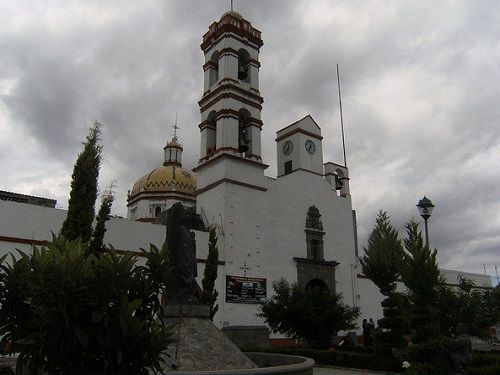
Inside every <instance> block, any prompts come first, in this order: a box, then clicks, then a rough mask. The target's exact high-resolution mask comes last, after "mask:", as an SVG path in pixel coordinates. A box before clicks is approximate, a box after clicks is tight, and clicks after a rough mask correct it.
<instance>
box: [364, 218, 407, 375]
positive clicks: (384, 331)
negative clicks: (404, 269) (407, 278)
mask: <svg viewBox="0 0 500 375" xmlns="http://www.w3.org/2000/svg"><path fill="white" fill-rule="evenodd" d="M364 251H365V254H364V256H363V257H362V258H361V259H360V263H361V267H362V270H363V273H364V274H365V275H366V276H367V277H368V278H369V279H370V280H372V281H373V283H374V284H375V285H376V286H377V287H378V288H379V289H380V293H381V294H382V295H384V296H385V297H387V298H385V299H384V300H383V301H382V307H383V314H384V317H383V318H382V319H380V320H379V321H378V324H379V328H381V329H378V330H376V331H375V332H374V336H373V344H374V352H375V356H376V358H377V361H378V362H379V365H380V366H381V367H382V368H385V369H388V370H398V369H399V366H400V365H399V363H398V362H397V361H396V359H395V358H394V357H393V355H392V348H398V349H399V348H404V347H406V346H407V343H406V340H405V338H404V331H405V325H406V324H405V323H406V319H405V314H404V304H405V298H404V296H403V295H402V294H401V293H398V292H396V281H397V280H398V278H399V277H400V271H401V266H402V262H403V257H404V252H403V246H402V244H401V240H400V239H399V238H398V232H397V231H396V229H394V227H393V226H392V224H391V221H390V217H389V215H388V214H387V212H384V211H379V213H378V215H377V218H376V219H375V228H374V229H373V231H372V232H371V233H370V236H369V237H368V247H367V248H364Z"/></svg>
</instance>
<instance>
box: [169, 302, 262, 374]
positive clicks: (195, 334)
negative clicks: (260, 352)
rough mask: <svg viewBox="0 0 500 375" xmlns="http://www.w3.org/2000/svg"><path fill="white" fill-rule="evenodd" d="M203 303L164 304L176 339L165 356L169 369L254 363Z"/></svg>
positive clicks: (251, 365) (250, 365)
mask: <svg viewBox="0 0 500 375" xmlns="http://www.w3.org/2000/svg"><path fill="white" fill-rule="evenodd" d="M209 317H210V314H209V308H208V306H204V305H172V306H169V305H167V306H166V311H165V315H164V320H165V323H166V324H167V325H170V326H172V333H173V338H174V339H175V340H176V342H174V343H172V344H170V345H169V349H168V350H167V354H168V355H169V356H164V359H165V362H166V363H167V365H168V370H180V371H187V370H208V371H210V370H234V369H250V368H256V367H257V366H256V365H255V364H254V363H253V362H252V361H251V360H250V359H248V358H247V357H246V356H245V355H244V354H243V353H242V352H241V351H240V350H239V349H238V348H237V347H236V345H234V344H233V343H232V342H231V340H230V339H229V338H228V337H226V335H224V334H223V333H222V332H221V331H220V330H219V329H218V328H217V327H216V326H215V325H214V324H213V322H212V321H211V320H210V318H209Z"/></svg>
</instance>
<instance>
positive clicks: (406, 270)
mask: <svg viewBox="0 0 500 375" xmlns="http://www.w3.org/2000/svg"><path fill="white" fill-rule="evenodd" d="M406 232H407V238H405V239H404V245H405V249H406V253H405V261H404V265H403V269H402V272H401V276H402V278H403V282H404V283H405V285H406V287H407V288H408V290H409V292H410V295H409V298H410V301H411V312H410V327H411V333H412V335H411V341H412V343H413V345H411V346H410V347H409V349H408V354H409V358H410V363H412V369H413V371H415V372H416V373H418V374H441V373H443V371H444V370H443V360H442V357H441V352H442V348H443V344H442V340H441V338H440V330H439V317H438V312H437V309H436V307H435V306H436V304H437V291H438V286H439V279H440V273H439V268H438V265H437V261H436V256H437V250H436V249H434V250H433V251H431V250H430V248H429V247H428V246H427V245H425V246H424V245H423V239H422V232H420V231H419V230H418V224H417V223H416V222H415V221H413V220H411V221H409V222H408V223H407V224H406Z"/></svg>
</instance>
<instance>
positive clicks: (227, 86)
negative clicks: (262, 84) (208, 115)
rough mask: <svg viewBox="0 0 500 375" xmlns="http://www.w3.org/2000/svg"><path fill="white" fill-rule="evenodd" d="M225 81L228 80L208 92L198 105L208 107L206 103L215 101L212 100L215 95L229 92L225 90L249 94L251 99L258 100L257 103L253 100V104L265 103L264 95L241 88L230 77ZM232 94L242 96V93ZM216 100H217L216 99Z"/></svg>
mask: <svg viewBox="0 0 500 375" xmlns="http://www.w3.org/2000/svg"><path fill="white" fill-rule="evenodd" d="M224 82H228V83H222V81H221V84H219V86H218V87H217V88H216V89H214V90H212V91H210V92H209V93H208V94H206V95H205V96H204V97H203V98H201V99H200V101H199V102H198V105H199V106H200V107H207V105H208V104H205V103H207V102H210V103H214V100H211V99H213V98H214V97H216V96H218V95H219V94H221V93H222V95H224V94H228V93H223V91H224V90H230V91H236V92H238V93H240V94H242V95H247V96H249V97H250V98H251V99H254V100H255V102H257V103H255V102H251V103H252V104H253V105H257V104H262V103H264V99H263V98H262V96H260V95H258V94H256V93H253V92H251V91H249V90H245V89H243V88H241V87H240V86H239V85H237V84H234V83H233V80H231V81H228V79H227V78H225V79H224ZM231 94H233V95H236V97H241V96H240V95H237V94H234V93H231ZM215 99H219V98H215ZM243 99H244V100H247V101H250V100H249V99H247V98H243ZM215 102H217V100H215ZM260 108H261V107H260Z"/></svg>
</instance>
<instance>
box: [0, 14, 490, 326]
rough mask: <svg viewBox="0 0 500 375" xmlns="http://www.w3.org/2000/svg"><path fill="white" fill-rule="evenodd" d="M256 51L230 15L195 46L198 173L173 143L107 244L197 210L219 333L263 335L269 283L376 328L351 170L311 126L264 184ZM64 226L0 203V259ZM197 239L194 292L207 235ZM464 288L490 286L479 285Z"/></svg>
mask: <svg viewBox="0 0 500 375" xmlns="http://www.w3.org/2000/svg"><path fill="white" fill-rule="evenodd" d="M262 45H263V42H262V39H261V33H260V31H258V30H257V29H255V28H254V27H253V26H252V25H251V24H250V23H249V22H248V21H246V20H245V19H243V17H241V15H239V14H238V13H236V12H227V13H225V14H224V15H223V16H222V17H221V19H220V20H219V21H218V22H214V23H213V24H212V25H211V26H210V27H209V30H208V32H207V33H206V34H205V35H204V36H203V41H202V44H201V48H202V50H203V53H204V57H205V60H204V64H203V70H204V86H203V88H202V89H203V92H202V96H201V99H200V101H199V106H200V113H201V120H200V123H199V125H198V128H199V132H200V157H199V161H198V164H197V166H196V167H195V168H194V169H193V171H188V170H185V169H183V168H182V151H183V148H182V145H181V144H180V143H179V140H178V139H177V137H176V136H175V135H174V137H173V138H172V139H171V141H169V142H168V143H167V144H166V146H165V148H164V162H163V165H161V166H159V167H157V168H155V169H153V170H152V171H150V172H149V173H147V174H146V175H144V176H143V177H141V178H140V179H139V180H137V182H136V183H135V184H134V186H133V187H132V189H131V190H130V191H129V194H128V201H127V202H128V204H127V206H128V218H127V219H119V218H113V219H111V220H110V221H109V222H108V232H107V234H106V238H105V241H106V242H107V243H111V244H112V245H113V246H114V247H115V248H117V249H121V250H124V251H137V250H138V248H139V247H143V248H147V247H148V244H149V243H150V242H151V243H154V244H155V245H156V246H161V244H162V243H163V241H164V239H165V227H164V226H163V225H159V224H155V222H156V221H157V218H158V217H159V216H161V213H162V212H164V211H165V210H167V209H168V208H169V207H170V206H172V204H173V203H175V202H181V203H183V204H184V205H187V206H193V207H196V210H197V213H198V215H199V217H200V218H201V220H202V221H203V224H204V227H205V228H208V227H209V226H215V227H216V228H217V233H218V249H219V267H218V279H217V282H216V288H217V290H218V292H219V298H218V301H217V302H218V304H219V311H218V312H217V314H216V315H215V318H214V323H215V324H216V325H217V326H219V327H230V326H260V325H263V324H264V321H263V320H262V319H261V318H259V317H258V316H257V313H258V312H259V302H260V301H261V300H262V299H263V298H269V297H271V296H272V293H273V289H272V284H273V282H274V281H277V280H279V279H280V278H285V279H287V280H288V281H289V282H291V283H293V282H297V283H299V284H300V285H303V286H304V287H306V288H307V287H313V286H314V287H321V288H324V289H327V290H328V291H330V292H331V293H334V292H340V293H342V294H343V298H344V303H346V304H349V305H354V306H359V307H360V308H361V311H362V317H361V318H360V321H361V319H362V318H363V317H373V318H374V319H378V318H380V317H381V315H382V312H381V307H380V301H381V299H382V297H381V295H380V294H379V293H378V290H377V289H376V288H375V286H374V285H373V284H372V283H371V282H370V281H369V280H367V279H365V278H363V277H362V276H361V275H359V274H360V272H361V270H360V268H358V267H357V264H358V240H357V229H356V213H355V211H354V210H353V208H352V203H351V195H350V191H349V183H350V181H349V171H348V169H347V168H346V167H345V166H342V165H338V164H335V163H332V162H325V161H324V160H323V145H322V135H321V128H320V126H319V125H318V124H317V123H316V122H315V121H314V119H313V118H312V117H311V116H306V117H304V118H302V119H300V120H298V121H297V122H295V123H293V124H291V125H289V126H287V127H285V128H283V129H281V130H279V131H278V132H277V134H276V138H275V140H276V156H277V171H278V174H277V177H276V178H272V177H268V176H266V175H265V171H266V168H268V165H266V164H265V160H262V148H261V134H262V128H263V126H265V124H263V122H262V119H261V109H262V105H263V98H262V96H261V94H260V91H259V69H260V62H259V52H260V48H261V47H262ZM194 126H196V125H194ZM64 217H65V211H63V210H58V209H55V208H50V207H41V206H33V205H30V204H24V203H13V202H6V201H3V200H0V256H1V255H2V254H3V253H5V252H7V251H12V250H13V249H15V248H21V249H24V250H28V251H29V250H30V248H31V246H32V245H34V244H35V245H36V244H41V243H43V241H45V240H50V238H51V231H52V232H56V233H57V232H58V231H59V230H60V227H61V225H62V221H63V220H64ZM195 234H196V242H197V259H198V275H199V276H198V278H199V280H198V283H199V285H201V277H202V275H203V269H204V266H205V260H206V256H207V252H208V234H207V232H206V230H196V231H195ZM471 278H475V281H476V283H477V284H478V285H487V284H488V280H487V279H486V277H484V278H481V277H480V275H471ZM450 281H451V282H453V280H450ZM489 285H491V281H489ZM359 325H361V324H360V323H359Z"/></svg>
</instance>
